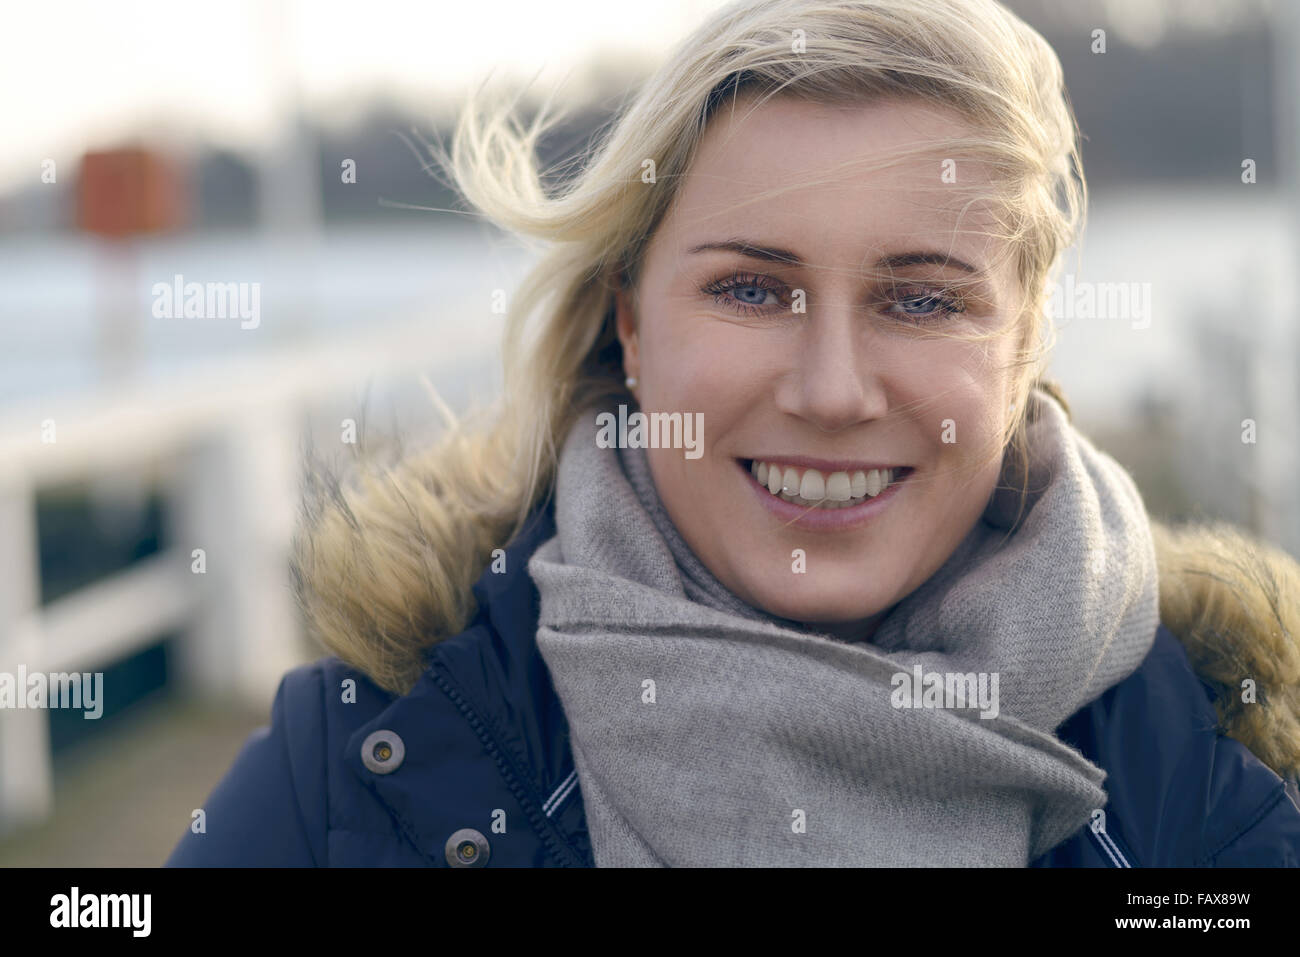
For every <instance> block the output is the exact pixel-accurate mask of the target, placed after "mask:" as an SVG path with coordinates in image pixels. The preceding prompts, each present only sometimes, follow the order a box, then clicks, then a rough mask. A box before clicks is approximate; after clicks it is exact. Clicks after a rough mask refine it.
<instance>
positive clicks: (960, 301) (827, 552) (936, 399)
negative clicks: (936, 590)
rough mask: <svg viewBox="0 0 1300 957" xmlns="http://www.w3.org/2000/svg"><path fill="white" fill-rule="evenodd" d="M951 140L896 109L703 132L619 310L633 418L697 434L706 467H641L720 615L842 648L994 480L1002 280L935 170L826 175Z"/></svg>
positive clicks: (957, 125) (1006, 318) (937, 124)
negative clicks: (802, 630) (684, 419)
mask: <svg viewBox="0 0 1300 957" xmlns="http://www.w3.org/2000/svg"><path fill="white" fill-rule="evenodd" d="M964 132H967V130H966V129H965V128H964V127H963V125H962V121H961V119H960V117H959V116H958V115H957V114H954V113H949V112H947V111H943V110H940V109H938V108H935V107H930V106H923V105H919V104H916V103H913V102H908V101H901V100H900V101H884V102H879V103H873V104H871V105H868V106H857V107H853V108H852V109H837V108H831V107H821V106H813V105H810V104H807V103H803V102H799V101H795V100H790V99H781V98H779V97H778V98H775V99H771V100H769V101H768V102H767V103H765V104H763V105H762V106H759V107H758V108H757V109H755V110H753V111H752V112H750V111H749V109H748V102H747V101H741V102H739V103H738V104H737V106H736V109H735V110H734V111H732V110H722V111H719V113H718V114H717V115H716V118H715V119H714V120H713V122H712V123H711V125H710V127H709V129H708V130H707V132H706V135H705V139H704V142H703V143H702V144H701V149H700V151H699V153H698V156H697V159H696V161H695V163H694V166H693V167H692V168H691V170H690V171H689V173H688V175H687V176H686V178H685V180H684V181H683V183H682V187H681V191H680V193H679V195H678V196H677V197H676V200H675V202H674V204H673V206H672V207H671V209H670V210H669V212H668V214H667V216H666V217H665V218H664V220H663V222H662V224H661V226H660V228H659V229H658V230H657V232H656V234H655V235H654V237H653V238H652V240H651V242H650V244H649V246H648V248H647V250H646V258H645V260H644V262H643V265H642V273H641V276H640V278H639V280H638V290H637V291H638V294H639V295H638V300H639V301H638V303H637V304H636V305H634V304H633V300H632V298H631V297H629V296H627V295H625V294H623V293H620V294H619V296H618V309H617V319H618V333H619V338H620V340H621V342H622V344H623V349H624V366H625V371H626V373H627V374H628V375H629V376H635V377H636V379H637V380H638V384H637V385H636V387H635V388H634V390H633V391H634V393H635V395H636V397H637V400H638V402H639V403H640V407H641V410H642V411H643V412H647V413H649V412H652V411H662V412H668V413H671V412H681V413H691V414H694V413H701V414H702V420H699V421H702V424H703V441H702V450H703V454H702V455H698V457H688V456H687V455H686V454H685V453H684V451H683V450H682V449H670V448H658V449H655V448H651V449H648V450H647V454H648V456H649V461H650V466H651V472H652V474H653V476H654V480H655V485H656V487H657V489H658V491H659V495H660V497H661V498H662V500H663V503H664V506H665V508H666V509H667V511H668V513H669V515H670V516H671V518H672V520H673V523H674V525H675V526H676V527H677V529H678V530H679V531H680V533H681V534H682V536H683V538H684V539H685V540H686V542H687V544H689V545H690V547H691V549H692V550H693V551H694V552H695V554H696V555H697V556H698V557H699V558H700V560H701V561H703V562H704V563H705V565H706V566H708V568H709V569H710V570H711V571H712V572H713V574H714V575H716V576H717V578H718V579H719V580H720V581H721V582H722V583H723V584H724V585H726V586H727V587H728V588H729V589H730V590H731V591H732V592H733V593H734V594H735V595H737V596H738V597H740V598H742V599H743V600H745V601H746V602H748V603H749V604H751V605H754V606H756V607H758V608H762V609H764V610H766V611H768V612H770V613H772V614H775V615H779V616H782V617H784V618H789V619H794V620H796V621H802V622H808V623H815V624H817V625H819V626H821V627H822V628H823V630H826V631H829V632H831V633H839V634H841V635H843V636H844V637H849V638H863V637H869V636H870V634H871V633H872V631H873V630H874V628H875V626H876V624H878V622H879V621H880V620H881V619H882V618H883V617H884V615H885V614H886V613H887V612H888V611H889V609H890V608H892V607H893V606H894V605H895V604H896V603H897V602H899V601H900V600H901V599H902V598H904V597H905V596H906V595H907V594H908V593H909V592H911V591H912V590H914V589H915V588H916V587H917V586H919V585H920V584H921V583H923V582H924V581H925V580H926V579H927V578H929V577H930V575H932V574H933V573H934V572H935V571H936V570H937V569H938V568H939V567H940V565H942V564H943V562H944V561H945V560H946V559H947V558H948V556H949V555H951V554H952V552H953V550H954V549H955V548H956V547H957V545H958V544H959V543H960V542H961V541H962V539H963V538H964V537H965V536H966V535H967V533H968V532H969V531H970V529H971V528H972V527H973V525H974V523H975V522H976V521H978V520H979V518H980V515H981V513H982V511H983V510H984V508H985V506H986V504H987V503H988V500H989V497H990V495H991V493H992V491H993V488H994V486H995V484H996V482H997V478H998V475H999V471H1000V463H1001V430H1002V428H1003V427H1004V425H1005V424H1006V421H1007V419H1008V417H1009V415H1010V412H1009V411H1008V408H1007V407H1008V403H1009V402H1010V399H1011V394H1012V385H1011V381H1010V378H1009V376H1008V375H1007V373H1006V372H1005V369H1006V364H1007V362H1008V361H1009V359H1010V357H1011V353H1012V351H1013V349H1014V341H1013V338H1014V332H1015V329H1014V326H1015V318H1014V317H1015V316H1016V315H1017V313H1018V309H1019V307H1020V304H1021V301H1022V300H1021V298H1020V293H1019V290H1018V284H1017V280H1016V276H1015V267H1014V264H1013V263H1012V262H1011V260H1010V257H1006V256H1003V257H999V256H998V253H999V251H1000V250H1001V248H1002V247H1000V246H999V245H998V243H999V242H1000V241H999V240H996V239H994V238H992V237H991V235H990V229H989V226H990V222H989V221H984V220H982V219H981V215H980V211H979V209H978V208H975V209H971V208H967V209H965V210H964V211H963V209H962V207H963V206H968V200H969V195H966V194H963V193H961V192H958V191H957V187H953V186H950V187H949V192H948V193H945V191H944V190H943V188H942V186H943V184H944V182H945V180H944V177H943V176H942V174H943V172H944V166H943V156H942V153H941V152H940V153H935V154H934V155H933V156H930V155H927V156H925V157H922V158H916V157H911V158H909V159H906V160H905V161H903V162H902V163H900V164H897V165H894V166H891V167H885V168H872V169H866V170H864V169H863V168H861V166H859V168H857V169H854V168H852V166H851V165H850V166H849V167H848V168H846V167H845V164H854V163H857V162H858V161H864V160H865V161H866V162H867V163H868V164H869V163H871V162H872V161H873V160H879V159H882V158H884V157H886V156H887V155H888V154H890V152H891V151H893V150H896V149H898V148H899V147H903V148H908V149H911V148H914V147H915V146H916V145H917V144H918V143H922V142H935V145H937V140H938V139H939V138H944V137H950V136H953V135H957V134H961V133H964ZM949 171H950V173H951V172H955V174H956V176H957V177H958V178H966V179H965V182H966V183H968V184H969V183H971V182H972V181H974V180H975V178H977V177H978V176H979V175H981V174H980V172H979V170H978V169H977V168H976V167H975V166H974V164H973V163H965V162H964V161H958V164H957V167H956V168H955V170H953V169H952V168H951V167H950V168H949ZM949 179H951V176H950V177H949ZM791 184H794V185H795V188H793V189H790V188H789V187H790V186H791ZM805 184H813V185H805ZM774 187H782V188H785V189H786V191H785V192H782V193H780V194H779V195H774V196H771V197H764V198H761V199H758V200H755V199H754V197H755V196H756V195H757V194H759V193H761V192H762V191H764V190H768V189H771V188H774ZM733 241H739V242H740V243H742V244H743V245H744V247H748V248H738V247H735V246H727V245H724V244H728V243H732V242H733ZM761 250H767V251H766V252H763V251H761ZM773 250H778V251H777V252H773ZM791 260H794V261H791ZM945 330H946V331H948V332H951V333H959V334H960V333H962V332H963V331H964V332H965V333H967V335H966V336H964V337H963V336H962V335H957V336H932V335H928V334H927V333H929V332H932V331H940V332H942V331H945ZM995 330H996V331H998V334H997V335H996V336H995V337H994V338H992V339H988V340H985V341H972V340H971V339H970V336H969V333H975V332H990V331H995ZM692 454H693V455H694V454H697V453H694V452H693V453H692ZM885 483H889V484H885Z"/></svg>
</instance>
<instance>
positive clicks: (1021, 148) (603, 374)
mask: <svg viewBox="0 0 1300 957" xmlns="http://www.w3.org/2000/svg"><path fill="white" fill-rule="evenodd" d="M801 38H802V45H800V40H801ZM749 94H754V95H755V96H756V97H757V98H758V99H757V102H759V103H761V102H763V101H765V100H766V99H768V98H770V97H772V96H777V95H780V96H787V97H797V98H799V99H800V100H802V101H806V102H809V103H815V104H827V105H837V106H852V105H854V104H863V103H865V102H867V101H870V100H877V99H883V98H896V97H908V98H919V99H920V100H923V101H926V102H928V103H930V104H932V105H935V106H939V107H944V108H947V109H949V110H952V111H955V112H957V113H958V114H960V115H961V116H962V118H963V119H964V120H966V122H967V124H968V125H969V126H970V127H971V128H973V129H974V130H975V132H976V135H975V136H972V137H966V138H964V139H960V140H954V141H953V142H952V143H951V144H945V146H951V147H952V150H953V152H952V153H951V154H946V155H964V156H968V157H972V158H975V159H977V160H979V161H980V162H981V163H982V165H983V166H984V167H985V168H987V169H988V170H989V171H990V172H991V180H992V183H993V187H992V189H993V190H994V191H995V198H996V200H997V202H996V207H995V208H996V209H997V210H998V219H997V225H998V228H999V236H1000V237H1001V238H1003V239H1005V240H1006V245H1005V248H1006V251H1007V255H1011V256H1014V257H1015V259H1016V264H1017V276H1018V278H1019V281H1020V283H1021V285H1022V288H1023V292H1024V307H1023V309H1022V311H1021V313H1020V314H1019V315H1018V316H1017V317H1016V325H1014V326H1013V327H1012V328H1013V330H1015V331H1016V332H1017V333H1018V344H1017V352H1016V360H1015V361H1016V365H1015V369H1016V372H1015V374H1014V376H1013V379H1012V387H1011V393H1012V398H1013V400H1014V402H1015V409H1016V414H1015V415H1014V416H1013V417H1012V418H1011V419H1010V420H1009V423H1008V426H1007V430H1006V434H1005V435H1004V436H1003V447H1004V448H1005V449H1006V450H1007V451H1009V452H1011V453H1013V460H1014V461H1016V462H1019V463H1020V466H1021V472H1022V473H1023V474H1027V469H1026V468H1025V466H1026V465H1027V463H1026V462H1025V424H1026V423H1025V415H1024V413H1025V411H1026V409H1027V406H1028V398H1029V393H1030V391H1031V390H1032V389H1033V387H1034V386H1035V385H1036V384H1039V385H1043V386H1045V387H1046V388H1048V389H1049V390H1050V391H1052V392H1053V394H1055V395H1056V396H1057V397H1058V398H1061V397H1060V394H1059V391H1057V390H1055V389H1054V388H1053V387H1051V386H1050V384H1048V383H1045V382H1043V381H1042V380H1041V372H1042V368H1043V363H1044V361H1045V358H1046V356H1047V355H1048V354H1049V352H1050V348H1051V334H1052V327H1051V324H1050V322H1048V321H1046V315H1045V309H1044V306H1045V304H1046V297H1047V294H1048V282H1049V279H1050V278H1051V273H1052V272H1053V271H1054V269H1055V267H1056V266H1058V264H1059V261H1060V259H1061V255H1062V253H1063V251H1064V250H1065V249H1066V248H1067V247H1068V246H1069V245H1070V244H1071V243H1072V241H1073V240H1074V238H1075V237H1076V235H1077V232H1078V230H1079V228H1080V226H1081V223H1082V217H1083V213H1084V209H1085V206H1086V198H1087V194H1086V185H1085V181H1084V179H1083V174H1082V165H1081V161H1080V158H1079V153H1078V136H1077V127H1076V124H1075V120H1074V116H1073V112H1072V110H1071V107H1070V104H1069V101H1068V99H1067V96H1066V93H1065V89H1064V85H1063V79H1062V73H1061V67H1060V63H1059V61H1058V59H1057V57H1056V54H1055V53H1054V52H1053V50H1052V49H1051V47H1050V46H1049V45H1048V44H1047V42H1046V41H1045V40H1044V39H1043V38H1042V37H1041V36H1040V35H1039V34H1038V33H1036V32H1035V31H1034V30H1033V29H1031V28H1030V27H1029V26H1027V25H1026V24H1025V23H1024V22H1022V21H1021V20H1020V19H1019V18H1017V17H1016V16H1015V15H1014V14H1012V13H1011V12H1009V11H1008V10H1007V9H1006V8H1005V7H1003V6H1001V5H1000V4H998V3H995V2H993V0H829V2H828V0H758V2H752V0H743V2H736V3H732V4H730V5H728V6H726V7H724V8H722V9H720V10H718V11H716V12H715V13H714V14H713V15H712V16H710V17H709V19H708V20H707V22H705V23H703V24H702V25H701V26H699V27H698V28H697V29H696V30H695V31H694V32H693V33H692V34H691V35H690V36H689V37H687V38H686V40H685V41H684V42H683V43H682V44H681V45H680V47H679V48H678V50H677V51H676V52H675V53H674V55H673V56H672V57H671V58H670V59H669V60H668V61H667V62H666V63H664V64H663V65H662V67H661V68H660V69H659V70H658V71H657V72H656V73H655V74H654V75H653V76H652V77H651V78H650V79H649V80H648V81H646V82H645V83H644V84H643V85H642V86H641V87H640V88H639V90H638V92H637V95H636V96H635V98H634V99H633V100H632V102H631V103H630V104H629V105H628V107H627V108H626V109H625V110H624V111H623V112H622V113H621V115H620V117H619V118H618V121H617V122H616V123H614V124H613V125H611V126H610V127H609V128H608V130H607V131H606V132H607V135H606V136H605V137H604V138H603V140H602V141H601V142H600V144H599V145H598V147H597V148H596V149H594V151H593V152H592V153H591V155H590V157H589V160H588V161H587V163H586V165H585V166H584V167H583V168H582V169H581V170H580V171H579V173H578V174H577V175H576V176H574V177H572V178H571V179H569V180H568V181H567V182H566V183H565V184H564V185H563V186H562V187H559V188H558V189H554V190H553V191H552V192H550V193H548V191H547V189H546V188H545V187H544V185H543V180H542V174H541V171H539V169H538V163H537V159H536V152H537V149H536V148H537V144H538V140H539V138H540V137H541V136H542V135H543V134H544V133H545V132H546V131H547V130H548V129H550V128H551V127H553V126H554V125H555V123H556V122H558V121H559V119H561V118H562V117H559V116H557V117H551V118H548V116H547V113H548V108H549V102H548V103H547V104H546V105H544V107H543V109H542V110H541V111H540V112H539V114H538V116H537V118H536V120H535V121H534V122H533V123H532V124H531V126H530V127H529V128H528V129H523V128H521V127H520V126H519V124H518V123H517V121H516V120H515V118H514V107H513V105H511V104H504V105H503V104H493V103H489V102H487V100H486V99H485V98H484V97H483V96H482V92H481V90H480V91H478V92H476V93H474V94H472V95H471V96H470V98H469V100H468V102H467V104H466V106H465V109H464V110H463V112H462V114H461V117H460V120H459V123H458V125H457V128H456V130H455V136H454V141H453V146H452V152H451V155H450V156H447V155H445V154H443V153H441V152H436V154H435V158H436V159H437V160H438V162H439V163H440V164H441V165H442V167H443V168H444V169H445V170H446V171H447V172H448V173H449V174H450V175H451V176H452V177H453V178H454V181H455V184H456V186H457V187H458V189H459V191H460V192H461V194H462V195H463V196H464V198H465V200H466V201H467V202H468V203H469V204H470V205H471V206H472V207H473V208H474V209H475V210H477V211H478V212H479V213H480V214H481V215H482V216H484V217H486V218H487V219H489V220H491V221H493V222H495V223H496V224H498V225H499V226H501V227H502V228H504V229H506V230H508V231H511V232H513V233H516V234H519V235H521V236H525V237H533V238H536V239H540V240H543V241H546V242H547V243H548V244H549V245H548V247H547V249H546V251H545V254H544V255H543V256H542V258H541V259H540V261H539V262H538V263H537V265H536V266H535V268H534V269H533V270H532V271H531V272H530V273H529V274H528V276H527V277H526V278H525V280H524V281H523V283H522V285H521V286H520V288H519V289H518V290H517V291H516V293H515V295H514V300H513V304H512V306H511V308H510V312H509V315H508V319H507V327H506V332H505V336H504V348H503V360H504V364H505V379H504V381H505V393H504V395H503V396H502V398H501V400H500V402H499V404H498V405H497V406H495V407H494V408H493V409H492V410H490V411H488V412H487V413H486V414H484V413H480V414H479V415H477V416H471V417H469V418H467V419H465V420H464V421H460V422H454V421H449V424H448V428H447V429H446V431H445V432H444V434H443V435H442V436H441V437H440V439H439V441H438V442H437V443H436V444H435V445H433V446H431V447H430V448H429V449H428V450H426V451H424V452H423V453H421V454H419V455H417V456H415V457H413V458H411V459H409V460H407V461H405V462H403V463H402V464H401V465H400V466H398V467H397V468H395V469H391V470H386V471H384V472H383V473H371V474H366V475H363V476H362V477H361V479H360V484H359V486H358V487H355V488H351V489H344V488H343V487H342V486H341V485H339V484H338V483H337V482H336V481H333V480H329V481H330V487H329V489H328V494H327V495H326V496H324V497H322V498H321V499H320V502H319V504H317V505H316V506H314V507H313V509H312V511H311V513H310V514H309V515H308V519H309V521H310V522H311V523H312V524H313V526H314V527H315V529H316V533H315V534H314V535H313V536H312V537H311V539H310V547H300V548H299V549H298V554H297V555H296V557H295V575H296V576H297V578H298V581H299V584H300V586H301V584H302V583H303V582H306V581H310V582H311V587H310V588H309V589H307V590H306V594H305V595H304V594H302V591H301V590H300V597H302V600H303V606H304V610H305V612H306V614H307V617H308V619H309V621H311V622H314V623H315V624H317V625H318V627H317V628H316V629H315V630H316V631H317V632H318V633H319V634H323V635H327V636H328V635H337V634H339V633H340V632H341V631H342V630H343V629H341V628H340V627H339V626H340V624H341V623H346V622H347V621H349V620H365V621H366V622H368V623H369V627H370V629H371V630H372V631H373V632H374V634H373V635H371V636H370V637H371V642H370V645H369V647H370V648H371V649H372V650H371V652H370V653H368V657H367V660H366V661H365V662H364V663H362V662H359V661H357V660H355V657H356V654H357V652H356V648H357V645H356V644H355V643H341V644H339V645H338V646H335V645H333V644H330V643H329V642H328V640H327V642H326V643H327V645H328V646H329V648H330V650H331V651H332V652H333V653H335V654H337V655H338V656H339V657H340V658H342V659H343V660H344V661H347V662H349V663H350V664H353V665H356V666H359V667H362V668H363V669H364V670H365V671H366V672H367V673H369V674H370V676H371V677H372V678H373V679H374V680H375V681H376V683H378V684H379V685H381V686H382V687H385V688H387V689H389V690H391V691H396V692H402V691H404V690H406V689H407V688H409V687H410V685H411V684H412V683H413V681H414V680H415V678H416V677H417V676H418V674H419V671H420V670H421V664H420V660H421V656H420V651H421V650H422V648H423V647H426V646H428V645H430V644H432V643H434V642H436V641H437V640H439V639H440V638H442V637H445V636H447V635H451V634H454V633H456V632H458V631H460V630H461V629H462V628H463V627H464V625H465V623H466V622H467V621H468V618H469V616H470V614H471V613H472V611H473V597H472V594H471V585H472V584H473V582H474V581H475V580H476V579H477V577H478V576H479V574H480V573H481V571H482V569H483V568H484V566H485V565H486V564H487V561H488V558H489V555H490V553H491V551H492V550H493V549H495V548H499V547H503V546H504V545H506V544H507V543H508V542H509V540H510V539H511V538H513V537H514V535H515V534H517V532H518V531H519V529H520V528H521V527H522V524H523V522H524V520H525V519H526V518H527V516H528V515H529V514H530V513H531V511H532V510H533V509H534V508H535V507H536V506H537V504H538V502H539V501H540V500H541V499H542V498H543V497H544V496H545V495H546V494H548V493H549V490H550V488H551V486H552V484H553V478H554V473H555V467H556V457H557V448H558V446H559V443H560V440H561V439H562V437H563V435H564V434H565V432H566V431H567V429H568V427H569V426H570V424H571V423H572V422H573V420H574V417H575V416H576V415H577V414H579V413H580V412H581V410H583V409H585V408H587V407H589V406H590V405H592V404H594V403H598V402H601V401H604V400H607V399H611V398H617V397H622V398H624V399H626V397H627V393H626V391H625V388H624V384H623V376H624V372H623V370H622V355H621V347H620V346H619V343H618V340H617V337H616V334H615V329H614V301H613V297H614V293H615V291H616V290H617V289H618V288H619V286H620V285H622V286H631V287H632V289H633V290H635V289H636V284H637V279H638V276H639V269H640V264H641V259H642V256H643V254H644V251H645V248H646V246H647V244H648V243H649V241H650V238H651V236H652V235H653V234H654V231H655V229H656V228H657V227H658V225H659V223H660V222H661V221H662V220H663V218H664V216H665V214H666V212H667V211H668V209H669V208H670V206H671V204H672V202H673V199H674V197H675V195H676V194H677V191H678V186H679V185H680V183H681V182H682V181H683V179H684V177H685V176H686V174H687V172H688V171H689V169H690V167H691V163H692V160H693V158H694V157H695V155H696V153H697V151H698V149H699V145H700V142H701V138H702V136H703V134H704V131H705V129H706V127H707V126H708V124H709V121H710V119H711V118H712V117H713V116H714V115H715V114H716V113H717V111H718V110H719V109H720V108H721V107H722V106H723V105H724V104H726V103H728V102H730V103H732V104H733V105H734V103H735V102H736V101H737V99H738V98H739V97H740V96H741V95H746V96H747V95H749ZM647 159H653V161H654V165H655V170H656V176H655V184H654V185H647V184H646V183H645V182H643V181H642V178H641V174H642V170H643V163H644V161H645V160H647ZM972 198H975V197H974V194H972ZM1061 401H1062V404H1063V405H1064V401H1063V399H1061ZM1067 411H1068V409H1067ZM998 452H999V454H1001V453H1002V449H1001V448H999V450H998ZM377 484H383V485H385V486H388V487H389V490H390V491H395V492H396V493H397V495H396V496H391V495H369V494H367V492H368V491H369V490H373V487H374V486H376V485H377ZM394 500H396V501H399V502H401V503H402V504H401V507H400V509H396V510H395V509H394V508H393V507H392V505H391V502H392V501H394ZM403 524H405V525H406V526H409V527H413V528H414V529H415V530H416V532H415V533H416V534H418V536H419V538H420V539H421V541H422V542H423V543H424V544H423V547H422V548H420V549H409V548H403V547H402V546H401V545H400V544H398V542H400V540H401V536H394V535H383V536H369V537H363V536H361V535H358V534H355V533H356V532H357V531H358V530H359V529H363V528H366V527H373V526H375V525H379V526H382V527H387V528H393V527H395V526H402V525H403ZM323 543H330V544H323ZM321 548H332V549H336V550H338V551H339V554H332V555H321V554H319V550H320V549H321ZM377 576H382V577H383V578H384V579H385V581H383V582H378V581H375V578H376V577H377ZM394 576H395V577H396V579H397V580H396V581H393V580H392V579H393V578H394ZM394 586H397V587H394ZM363 606H364V607H363ZM322 625H323V626H324V627H320V626H322Z"/></svg>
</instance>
